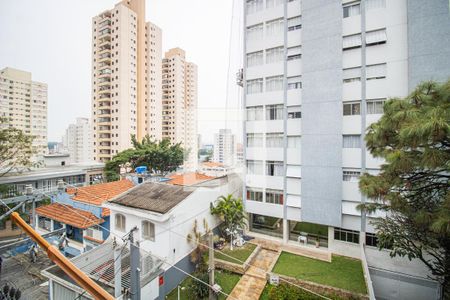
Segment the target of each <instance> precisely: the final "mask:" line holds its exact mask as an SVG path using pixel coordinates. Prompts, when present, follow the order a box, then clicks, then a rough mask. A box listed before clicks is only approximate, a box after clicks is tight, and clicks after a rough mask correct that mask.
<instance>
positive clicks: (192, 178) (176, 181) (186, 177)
mask: <svg viewBox="0 0 450 300" xmlns="http://www.w3.org/2000/svg"><path fill="white" fill-rule="evenodd" d="M169 178H170V179H171V180H170V181H168V182H167V183H168V184H172V185H182V186H191V185H195V184H198V183H202V182H205V181H208V180H213V179H215V177H211V176H206V175H204V174H200V173H193V172H192V173H183V174H175V175H171V176H169Z"/></svg>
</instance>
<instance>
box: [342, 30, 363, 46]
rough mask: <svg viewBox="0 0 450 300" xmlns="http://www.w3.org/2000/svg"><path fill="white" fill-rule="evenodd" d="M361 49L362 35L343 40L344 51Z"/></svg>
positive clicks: (346, 37) (349, 36) (348, 36)
mask: <svg viewBox="0 0 450 300" xmlns="http://www.w3.org/2000/svg"><path fill="white" fill-rule="evenodd" d="M359 47H361V33H358V34H352V35H347V36H344V37H343V38H342V48H343V49H344V50H347V49H354V48H359Z"/></svg>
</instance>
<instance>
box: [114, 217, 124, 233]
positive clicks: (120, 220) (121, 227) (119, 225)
mask: <svg viewBox="0 0 450 300" xmlns="http://www.w3.org/2000/svg"><path fill="white" fill-rule="evenodd" d="M115 220H116V230H119V231H122V232H125V226H126V219H125V216H124V215H121V214H116V216H115Z"/></svg>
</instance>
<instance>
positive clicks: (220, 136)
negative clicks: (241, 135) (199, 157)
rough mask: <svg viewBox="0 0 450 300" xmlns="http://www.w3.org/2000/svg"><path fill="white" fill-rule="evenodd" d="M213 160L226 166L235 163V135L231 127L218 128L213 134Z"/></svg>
mask: <svg viewBox="0 0 450 300" xmlns="http://www.w3.org/2000/svg"><path fill="white" fill-rule="evenodd" d="M213 161H214V162H218V163H222V164H224V165H226V166H233V165H234V164H235V163H236V137H235V136H234V134H233V133H232V132H231V129H220V130H219V133H216V134H215V135H214V152H213Z"/></svg>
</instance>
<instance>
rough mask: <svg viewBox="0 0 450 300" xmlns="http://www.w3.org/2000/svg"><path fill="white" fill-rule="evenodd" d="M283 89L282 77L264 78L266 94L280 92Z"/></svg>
mask: <svg viewBox="0 0 450 300" xmlns="http://www.w3.org/2000/svg"><path fill="white" fill-rule="evenodd" d="M282 89H283V75H280V76H271V77H266V92H272V91H280V90H282Z"/></svg>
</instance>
